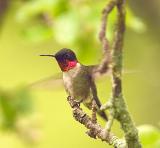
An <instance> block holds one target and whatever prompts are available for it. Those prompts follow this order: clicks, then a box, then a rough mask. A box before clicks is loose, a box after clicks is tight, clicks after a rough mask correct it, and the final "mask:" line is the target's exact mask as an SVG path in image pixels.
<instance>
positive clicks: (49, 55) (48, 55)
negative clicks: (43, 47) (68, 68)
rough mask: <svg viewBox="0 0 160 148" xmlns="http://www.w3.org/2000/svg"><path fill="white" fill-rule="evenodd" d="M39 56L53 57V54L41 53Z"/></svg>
mask: <svg viewBox="0 0 160 148" xmlns="http://www.w3.org/2000/svg"><path fill="white" fill-rule="evenodd" d="M40 56H47V57H55V55H51V54H41V55H40Z"/></svg>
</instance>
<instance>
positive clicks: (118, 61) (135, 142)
mask: <svg viewBox="0 0 160 148" xmlns="http://www.w3.org/2000/svg"><path fill="white" fill-rule="evenodd" d="M116 7H117V18H118V20H117V25H116V31H115V36H114V41H113V46H112V50H113V59H112V61H113V66H112V100H111V102H112V106H113V111H114V113H115V114H114V115H115V117H114V118H115V119H117V120H118V121H119V122H120V124H121V126H122V129H123V131H124V133H125V139H126V143H127V144H128V147H129V148H140V147H141V144H140V142H139V138H138V131H137V129H136V127H135V125H134V122H133V121H132V119H131V116H130V114H129V112H128V109H127V107H126V103H125V101H124V97H123V94H122V80H121V76H122V54H123V49H122V48H123V38H124V31H125V8H124V7H125V0H118V3H117V6H116Z"/></svg>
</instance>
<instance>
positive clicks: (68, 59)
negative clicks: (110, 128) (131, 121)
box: [40, 48, 108, 121]
mask: <svg viewBox="0 0 160 148" xmlns="http://www.w3.org/2000/svg"><path fill="white" fill-rule="evenodd" d="M40 56H50V57H53V58H55V59H56V61H57V62H58V65H59V67H60V69H61V71H62V73H63V82H64V86H65V89H66V92H67V93H68V95H69V96H71V97H73V98H74V99H76V101H77V102H82V103H83V104H84V105H85V106H86V107H88V108H89V109H91V108H92V100H94V101H95V102H96V106H97V107H96V108H97V113H98V114H99V115H100V116H101V117H102V118H103V119H105V120H106V121H107V120H108V118H107V115H106V114H105V112H104V111H100V107H101V102H100V100H99V98H98V96H97V88H96V85H95V82H94V78H93V69H94V68H95V67H96V65H91V66H85V65H82V64H81V63H80V62H79V61H78V60H77V57H76V55H75V53H74V52H73V51H72V50H71V49H67V48H63V49H61V50H60V51H58V52H57V53H56V54H55V55H40Z"/></svg>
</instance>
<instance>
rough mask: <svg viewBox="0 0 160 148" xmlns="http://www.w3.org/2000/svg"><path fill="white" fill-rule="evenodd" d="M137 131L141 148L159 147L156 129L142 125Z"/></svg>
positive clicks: (159, 134)
mask: <svg viewBox="0 0 160 148" xmlns="http://www.w3.org/2000/svg"><path fill="white" fill-rule="evenodd" d="M138 129H139V135H140V139H141V142H142V145H143V147H145V148H159V147H160V130H159V129H158V128H156V127H154V126H152V125H142V126H140V127H139V128H138Z"/></svg>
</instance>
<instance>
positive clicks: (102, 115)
mask: <svg viewBox="0 0 160 148" xmlns="http://www.w3.org/2000/svg"><path fill="white" fill-rule="evenodd" d="M97 113H98V115H100V116H101V117H102V118H103V119H104V120H105V121H108V117H107V115H106V113H105V112H104V111H101V110H98V111H97Z"/></svg>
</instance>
